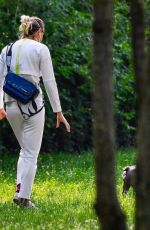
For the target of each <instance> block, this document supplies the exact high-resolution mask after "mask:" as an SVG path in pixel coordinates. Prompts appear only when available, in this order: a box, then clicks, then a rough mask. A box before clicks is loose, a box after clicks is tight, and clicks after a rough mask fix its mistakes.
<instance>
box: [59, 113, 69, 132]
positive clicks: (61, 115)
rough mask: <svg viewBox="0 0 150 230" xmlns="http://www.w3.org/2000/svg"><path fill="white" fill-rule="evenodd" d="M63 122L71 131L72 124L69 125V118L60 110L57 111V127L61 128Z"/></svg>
mask: <svg viewBox="0 0 150 230" xmlns="http://www.w3.org/2000/svg"><path fill="white" fill-rule="evenodd" d="M61 122H62V123H64V125H65V127H66V130H67V132H69V133H70V125H69V123H68V122H67V120H66V118H65V117H64V115H63V114H62V112H58V113H57V123H56V128H59V126H60V123H61Z"/></svg>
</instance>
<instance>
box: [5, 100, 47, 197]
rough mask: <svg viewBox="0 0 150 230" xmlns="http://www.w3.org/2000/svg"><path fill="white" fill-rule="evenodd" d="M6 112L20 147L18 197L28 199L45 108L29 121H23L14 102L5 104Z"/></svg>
mask: <svg viewBox="0 0 150 230" xmlns="http://www.w3.org/2000/svg"><path fill="white" fill-rule="evenodd" d="M40 103H41V102H40ZM26 107H27V105H24V107H23V108H24V109H25V108H26ZM6 112H7V115H8V120H9V123H10V125H11V127H12V129H13V132H14V134H15V136H16V138H17V140H18V142H19V145H20V147H21V150H20V156H19V160H18V164H17V184H21V188H20V192H19V194H18V196H19V197H22V198H26V199H30V195H31V190H32V186H33V182H34V178H35V174H36V168H37V157H38V154H39V151H40V148H41V142H42V137H43V129H44V121H45V108H43V109H42V110H41V111H40V112H39V113H37V114H36V115H34V116H32V117H30V119H29V120H24V118H23V116H22V114H21V112H20V110H19V108H18V105H17V103H16V102H15V101H14V102H9V103H7V104H6Z"/></svg>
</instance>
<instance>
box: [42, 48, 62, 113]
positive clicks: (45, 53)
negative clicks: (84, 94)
mask: <svg viewBox="0 0 150 230" xmlns="http://www.w3.org/2000/svg"><path fill="white" fill-rule="evenodd" d="M40 71H41V74H42V78H43V82H44V86H45V89H46V93H47V95H48V98H49V101H50V104H51V106H52V109H53V112H54V113H56V112H61V111H62V109H61V105H60V99H59V94H58V88H57V83H56V80H55V76H54V71H53V65H52V60H51V55H50V52H49V49H48V47H47V46H45V45H43V47H42V50H41V59H40Z"/></svg>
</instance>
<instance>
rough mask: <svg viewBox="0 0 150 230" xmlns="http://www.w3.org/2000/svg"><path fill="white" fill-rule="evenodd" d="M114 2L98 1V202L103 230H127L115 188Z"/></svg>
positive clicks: (95, 101)
mask: <svg viewBox="0 0 150 230" xmlns="http://www.w3.org/2000/svg"><path fill="white" fill-rule="evenodd" d="M112 5H113V1H112V0H95V1H94V18H95V19H94V23H93V32H94V57H93V58H94V60H93V72H94V77H95V79H94V81H95V82H94V99H93V107H94V124H93V133H94V135H93V136H94V140H93V142H94V149H95V162H96V186H97V198H96V202H95V209H96V212H97V215H98V217H99V220H100V223H101V227H102V230H125V229H126V225H125V218H124V215H123V213H122V211H121V208H120V205H119V202H118V199H117V193H116V186H115V133H114V120H113V83H112Z"/></svg>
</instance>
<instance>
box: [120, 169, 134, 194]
mask: <svg viewBox="0 0 150 230" xmlns="http://www.w3.org/2000/svg"><path fill="white" fill-rule="evenodd" d="M135 173H136V165H132V166H126V167H125V168H124V169H123V174H122V178H123V189H122V193H123V194H127V192H128V191H129V188H130V187H132V188H133V190H134V191H135Z"/></svg>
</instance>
